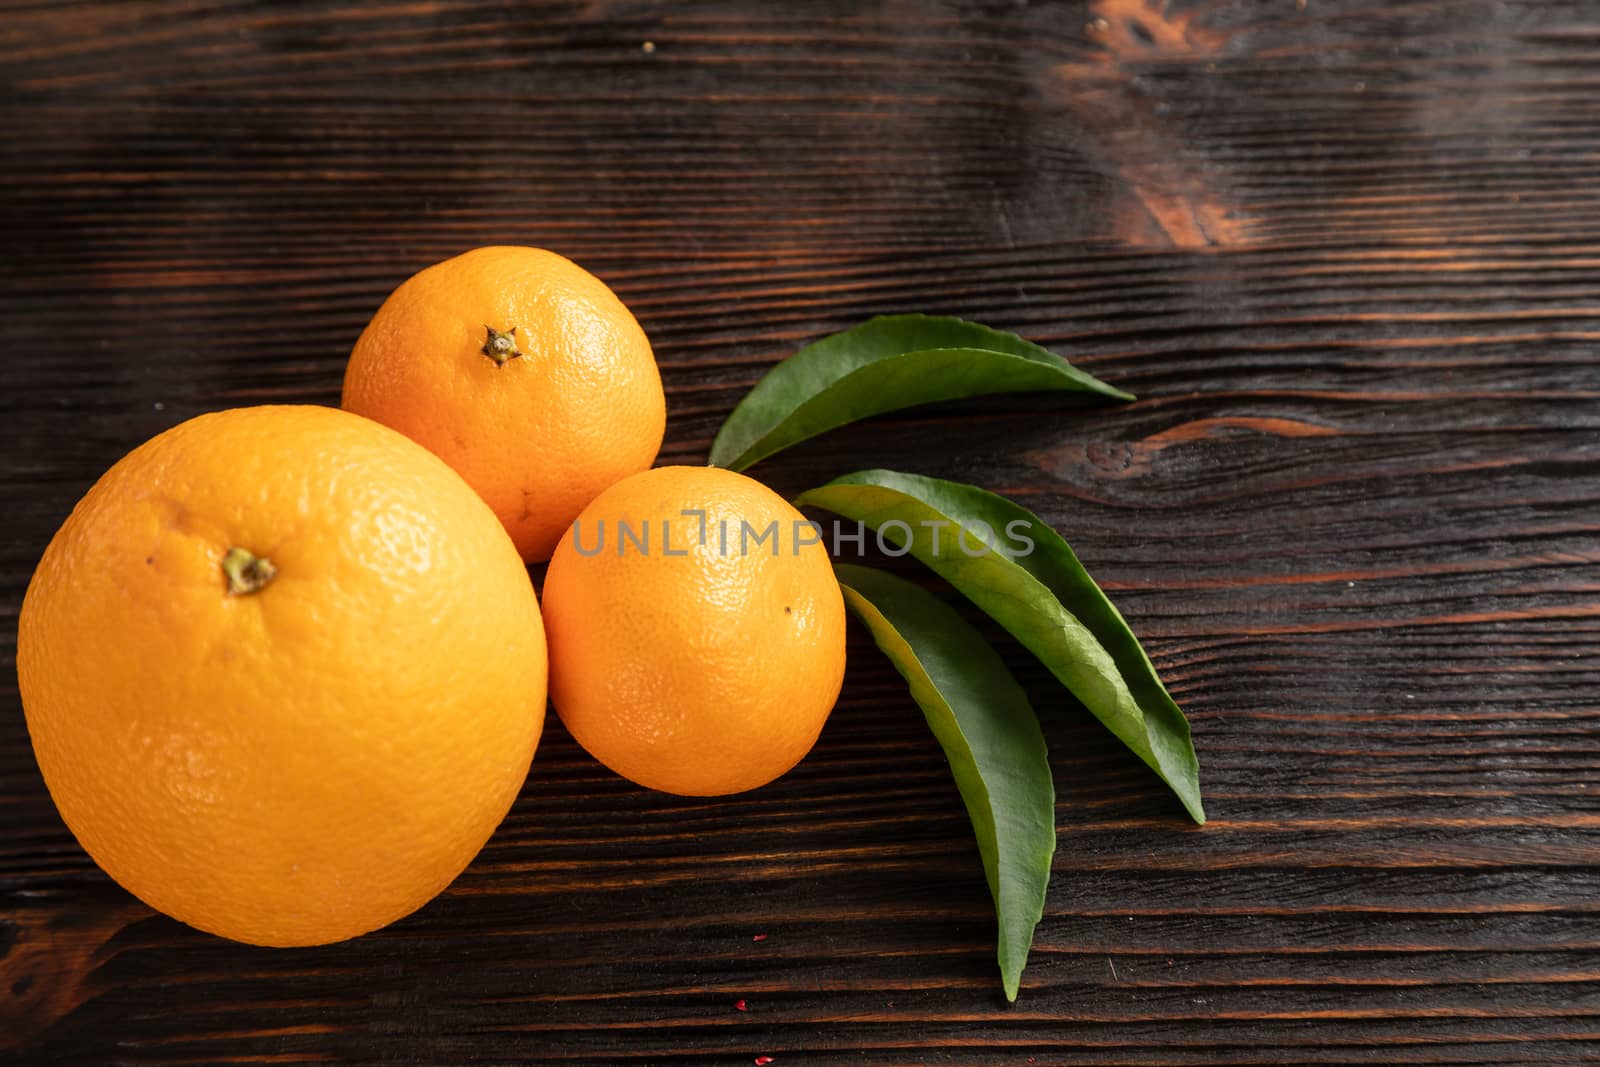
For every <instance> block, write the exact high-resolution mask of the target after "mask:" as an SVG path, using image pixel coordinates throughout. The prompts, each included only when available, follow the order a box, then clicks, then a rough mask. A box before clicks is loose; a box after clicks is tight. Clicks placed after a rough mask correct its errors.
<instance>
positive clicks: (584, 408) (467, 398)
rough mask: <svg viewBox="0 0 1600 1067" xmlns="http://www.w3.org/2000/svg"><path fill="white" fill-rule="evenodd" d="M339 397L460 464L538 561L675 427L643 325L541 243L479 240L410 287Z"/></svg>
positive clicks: (381, 316) (371, 333)
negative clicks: (669, 425)
mask: <svg viewBox="0 0 1600 1067" xmlns="http://www.w3.org/2000/svg"><path fill="white" fill-rule="evenodd" d="M344 407H345V408H347V409H348V410H350V411H354V412H356V413H357V414H360V415H366V416H367V417H369V418H373V419H377V420H378V421H379V422H381V423H384V424H385V425H388V426H392V427H394V428H395V429H397V430H399V431H400V432H401V433H403V434H405V435H406V436H407V437H410V438H411V439H412V440H414V441H419V442H421V443H422V444H423V445H425V446H427V448H428V450H429V451H431V452H433V453H434V454H435V455H437V456H440V457H441V458H443V459H444V461H445V462H446V463H448V464H450V466H452V467H454V468H455V469H456V470H457V471H459V472H460V473H461V476H462V477H463V478H465V479H466V480H467V483H468V484H469V485H471V486H472V487H473V488H474V489H476V490H477V491H478V493H479V495H481V496H482V497H483V499H484V500H486V501H488V502H489V506H490V507H491V508H493V509H494V513H495V514H496V515H498V516H499V517H500V521H501V522H503V523H504V524H505V527H506V529H507V530H509V531H510V532H511V539H512V540H513V541H515V542H516V544H517V550H518V551H519V552H521V553H522V558H523V559H525V560H528V561H530V562H533V561H537V560H545V559H549V558H550V553H551V551H552V550H553V549H554V548H555V547H556V542H557V541H559V540H560V539H561V534H562V531H564V530H565V529H566V528H567V527H568V526H570V525H572V520H573V519H574V518H576V517H577V514H578V512H580V511H582V510H583V507H584V505H585V504H587V503H589V501H591V500H593V499H594V498H595V497H596V496H597V495H599V493H600V491H601V490H602V489H605V488H606V487H607V486H609V485H611V484H612V483H613V482H616V481H618V480H619V479H622V478H625V477H627V476H628V475H630V474H633V473H635V472H637V471H642V470H644V469H645V468H647V467H649V466H650V464H652V463H654V462H655V458H656V453H657V452H659V451H660V449H661V435H662V432H663V430H664V429H665V426H666V402H665V399H664V397H663V395H662V391H661V375H660V373H659V372H658V371H657V369H656V361H655V356H654V355H653V354H652V353H651V351H650V342H649V340H647V339H646V338H645V335H644V331H643V330H641V329H640V328H639V324H638V322H636V321H635V320H634V317H633V315H632V314H630V313H629V311H628V309H627V308H626V307H624V306H623V304H622V301H621V300H618V299H617V297H616V294H615V293H613V292H612V291H611V290H610V289H608V288H606V285H605V283H604V282H602V281H600V279H598V278H596V277H595V276H594V275H592V274H590V273H589V272H588V271H586V270H584V269H583V268H582V267H579V266H578V265H577V264H576V263H573V262H572V261H571V260H568V259H564V258H562V257H561V256H558V255H556V254H555V253H554V252H546V251H544V250H543V249H539V248H518V247H494V248H477V249H473V250H472V251H470V252H464V253H462V254H461V255H459V256H456V257H455V258H453V259H447V260H445V261H444V262H443V263H436V264H434V265H433V266H431V267H428V268H427V269H426V270H423V271H421V272H419V273H417V274H415V275H413V276H412V277H411V278H409V279H407V280H406V281H405V282H403V283H402V284H401V286H400V288H398V289H396V290H395V291H394V292H393V293H392V294H391V295H390V296H389V299H387V300H385V301H384V302H383V306H382V307H380V308H379V309H378V313H377V314H376V315H374V316H373V317H372V321H371V322H370V323H368V324H367V328H366V330H364V331H363V332H362V334H361V337H360V339H359V340H357V341H356V346H355V350H354V351H353V352H351V353H350V363H349V365H348V366H347V367H346V369H345V375H344Z"/></svg>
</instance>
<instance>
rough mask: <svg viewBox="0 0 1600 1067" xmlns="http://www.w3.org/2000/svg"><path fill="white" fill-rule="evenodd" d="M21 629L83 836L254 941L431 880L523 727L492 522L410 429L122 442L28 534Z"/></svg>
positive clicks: (322, 925)
mask: <svg viewBox="0 0 1600 1067" xmlns="http://www.w3.org/2000/svg"><path fill="white" fill-rule="evenodd" d="M19 626H20V633H19V636H18V642H17V673H18V676H19V679H20V681H21V686H22V701H23V707H24V709H25V711H26V714H27V720H28V730H29V733H30V734H31V735H32V738H33V747H34V752H35V753H36V754H37V756H38V759H39V766H40V769H41V770H42V771H43V772H44V778H45V783H46V784H47V785H48V786H49V787H50V793H51V796H52V797H54V799H55V802H56V806H57V807H58V808H59V809H60V811H61V815H62V817H63V818H64V819H65V820H66V823H67V825H68V826H69V827H70V828H71V829H72V832H73V833H74V834H76V835H77V838H78V840H79V841H80V842H81V843H82V844H83V847H84V848H85V849H86V850H88V852H89V854H90V855H91V856H92V857H94V859H95V861H96V862H97V863H99V864H100V866H102V867H103V868H105V870H106V872H107V873H109V874H110V875H111V877H113V878H115V879H116V880H117V881H118V882H120V883H121V884H122V885H123V886H125V887H126V888H127V889H128V890H130V891H131V892H133V893H134V894H135V895H136V896H138V897H139V898H141V899H142V900H144V901H145V902H146V903H148V904H150V905H151V906H152V907H155V908H157V909H159V910H161V911H164V912H166V913H168V914H169V915H172V916H175V917H176V918H178V919H181V920H183V921H184V922H187V923H190V924H191V925H194V926H197V927H199V928H201V929H203V930H209V931H212V932H213V933H218V934H222V935H223V936H225V937H231V938H235V939H237V940H240V941H248V942H253V943H256V944H262V945H308V944H319V943H323V942H327V941H336V940H340V939H342V938H347V937H351V936H353V935H355V934H359V933H362V932H364V931H367V930H371V929H374V928H375V927H379V926H382V925H384V924H385V923H388V922H391V921H393V920H395V919H398V918H400V917H401V916H403V915H405V914H407V913H408V912H410V911H412V910H414V909H415V908H417V907H419V906H421V905H422V904H423V903H425V902H426V901H427V900H429V899H430V898H431V897H433V896H434V895H435V894H436V893H438V892H439V891H440V890H441V889H443V888H444V887H445V886H446V885H447V884H449V882H450V881H451V880H452V879H453V878H454V877H455V876H456V875H457V874H458V873H459V872H460V871H461V869H462V868H463V867H465V866H466V864H467V862H468V861H469V860H470V859H472V857H473V855H474V854H476V853H477V851H478V849H479V848H480V847H482V845H483V843H484V841H485V840H486V839H487V838H488V837H489V834H490V833H491V832H492V831H493V830H494V828H495V826H496V825H497V824H498V823H499V822H500V819H501V818H502V817H503V816H504V815H505V813H506V810H507V808H508V807H509V806H510V804H511V801H512V798H513V797H515V796H516V794H517V791H518V789H519V787H520V786H521V783H522V780H523V778H524V776H525V775H526V774H527V770H528V761H529V760H530V759H531V758H532V756H533V750H534V746H535V745H536V744H537V742H538V739H539V731H540V727H541V726H542V724H543V720H544V701H545V668H546V661H545V645H544V635H543V631H542V628H541V624H540V618H539V608H538V603H537V601H536V600H535V598H534V594H533V590H532V588H531V585H530V583H529V581H528V575H527V572H526V570H525V569H524V567H523V565H522V561H521V560H520V559H519V558H518V556H517V552H516V550H515V548H513V547H512V544H511V540H510V539H509V538H508V537H507V536H506V533H505V531H504V530H503V529H502V528H501V526H500V524H499V523H498V522H496V521H495V517H494V515H493V514H491V513H490V511H489V509H488V508H487V507H486V506H484V504H483V502H482V501H481V500H480V499H479V498H478V497H477V495H476V494H474V493H473V492H472V490H471V489H470V488H468V486H467V484H466V483H465V482H463V481H462V480H461V478H460V477H459V476H458V475H457V474H456V473H455V472H454V471H452V470H450V468H449V467H447V466H445V465H444V464H443V463H442V462H440V461H439V460H438V459H437V458H436V457H434V456H432V455H430V454H429V453H428V452H427V451H426V450H425V449H423V448H422V447H421V446H419V445H417V444H415V443H413V442H411V441H409V440H407V439H406V438H405V437H403V436H401V435H400V434H398V433H395V432H394V431H393V430H390V429H387V428H385V427H383V426H380V425H378V424H377V423H375V422H371V421H369V420H367V419H363V418H360V417H359V416H356V415H351V414H349V413H348V412H343V411H338V410H335V409H332V408H321V407H258V408H242V409H237V410H233V411H225V412H221V413H219V414H213V415H202V416H200V417H198V418H195V419H192V420H190V421H188V422H186V423H183V424H182V425H180V426H177V427H174V428H173V429H171V430H168V431H167V432H165V433H163V434H161V435H160V436H158V437H155V438H153V439H152V440H150V441H148V442H146V443H145V444H143V445H141V446H140V447H138V448H136V449H135V450H134V451H133V452H131V453H130V454H129V455H127V456H126V457H124V458H123V459H122V460H121V461H119V462H118V463H117V464H116V465H115V466H113V467H112V468H111V469H110V470H109V471H108V472H107V473H106V474H105V476H104V477H102V478H101V479H100V480H99V481H98V482H97V483H96V484H95V485H94V487H93V488H92V489H90V490H89V492H88V495H86V496H85V497H84V498H83V500H82V501H80V502H79V504H78V506H77V507H76V508H74V509H73V512H72V514H71V516H69V517H68V519H67V521H66V523H65V524H64V525H63V526H62V527H61V529H60V531H59V532H58V533H57V534H56V536H55V538H54V540H52V541H51V542H50V546H49V548H47V549H46V550H45V554H44V558H43V559H42V560H41V561H40V563H39V567H38V569H37V571H35V573H34V576H33V581H32V583H31V584H30V585H29V586H28V592H27V596H26V598H25V600H24V602H23V607H22V617H21V620H20V623H19Z"/></svg>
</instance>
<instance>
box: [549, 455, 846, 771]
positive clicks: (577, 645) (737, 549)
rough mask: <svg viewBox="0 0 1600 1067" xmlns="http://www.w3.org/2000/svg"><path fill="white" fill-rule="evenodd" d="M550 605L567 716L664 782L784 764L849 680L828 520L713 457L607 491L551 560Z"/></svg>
mask: <svg viewBox="0 0 1600 1067" xmlns="http://www.w3.org/2000/svg"><path fill="white" fill-rule="evenodd" d="M544 609H545V625H546V627H547V628H548V633H549V639H550V693H551V696H552V698H553V699H554V702H555V706H556V710H557V711H558V712H559V713H560V715H561V721H562V722H564V723H565V724H566V726H567V729H568V730H569V731H571V733H572V735H573V737H575V738H576V739H577V740H578V743H579V744H581V745H582V746H583V747H584V748H585V749H587V750H588V751H589V753H590V754H591V755H593V756H594V757H595V758H596V759H598V760H599V761H600V762H601V763H604V764H605V765H606V766H607V767H610V768H611V769H612V770H614V771H616V772H617V773H618V774H621V775H623V776H624V777H626V778H629V779H631V780H633V781H635V782H637V783H639V784H641V785H645V786H650V787H652V788H654V789H660V790H664V791H665V792H668V793H679V794H683V795H687V796H717V795H721V794H725V793H737V792H740V791H742V790H746V789H753V788H755V787H756V786H759V785H763V784H765V783H766V782H770V781H771V780H772V779H774V778H776V777H778V776H779V775H781V774H783V773H784V772H785V771H787V770H789V768H791V767H793V766H794V765H795V764H796V763H798V762H799V761H800V759H801V758H802V757H803V756H805V754H806V753H807V752H809V751H810V750H811V746H812V745H813V744H814V743H815V742H816V739H817V735H818V734H819V733H820V732H821V730H822V724H823V723H824V721H826V719H827V717H828V712H829V711H830V710H832V708H833V703H834V700H835V699H836V698H837V697H838V695H839V685H840V683H841V682H842V681H843V679H844V647H845V615H844V600H843V597H842V595H841V594H840V592H839V583H838V581H837V580H836V579H835V578H834V575H833V567H832V564H830V563H829V561H828V555H827V552H826V550H825V549H824V548H823V547H822V545H821V544H820V534H818V533H817V531H816V530H815V528H814V527H812V526H811V525H810V524H809V523H807V522H806V520H805V519H804V517H803V516H802V515H801V514H800V513H799V512H798V511H796V510H795V509H794V508H793V507H792V506H791V505H790V504H789V503H788V502H787V501H785V500H784V499H783V498H782V497H780V496H778V495H777V494H776V493H774V492H773V491H772V490H770V489H768V488H767V487H766V486H764V485H762V484H761V483H760V482H757V481H753V480H752V479H750V478H747V477H745V476H744V475H742V474H735V473H733V472H732V471H726V470H720V469H717V468H715V467H659V468H657V469H655V470H650V471H646V472H645V473H643V474H635V475H634V476H633V477H631V478H627V479H625V480H623V481H621V482H618V483H617V484H616V485H614V486H612V487H611V488H610V489H608V490H606V491H605V492H603V493H601V494H600V495H599V496H598V497H596V498H595V500H594V502H593V503H591V504H590V505H589V506H588V507H587V508H584V510H583V513H582V514H581V515H580V516H579V517H578V521H577V524H576V525H575V526H573V527H572V528H571V529H570V530H569V531H568V532H567V534H566V535H565V536H563V537H562V539H561V544H560V545H559V546H558V547H557V548H556V551H555V555H554V557H552V559H551V560H550V569H549V571H548V573H547V574H546V577H545V585H544Z"/></svg>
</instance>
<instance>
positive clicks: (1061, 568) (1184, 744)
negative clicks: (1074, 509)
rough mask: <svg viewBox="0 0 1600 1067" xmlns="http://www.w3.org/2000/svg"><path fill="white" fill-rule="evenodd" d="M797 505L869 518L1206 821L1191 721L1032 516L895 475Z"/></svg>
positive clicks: (974, 493)
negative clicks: (1030, 657) (1007, 636)
mask: <svg viewBox="0 0 1600 1067" xmlns="http://www.w3.org/2000/svg"><path fill="white" fill-rule="evenodd" d="M796 503H797V504H811V505H815V506H817V507H822V508H827V509H828V510H829V511H832V512H835V513H837V514H839V515H843V516H845V517H847V518H852V519H860V520H862V521H863V522H865V523H866V524H867V525H868V526H870V527H872V528H873V529H876V530H880V537H882V538H884V539H885V540H886V541H888V542H889V543H891V544H895V545H900V546H904V547H908V548H909V550H910V552H911V554H912V555H914V556H916V557H917V558H918V559H919V560H921V561H922V562H923V563H925V564H927V565H928V566H929V567H931V568H933V570H935V571H937V572H938V573H939V574H940V575H942V576H943V577H944V578H945V579H946V580H948V581H949V582H950V584H952V585H954V586H955V587H956V588H957V589H958V590H960V591H961V593H962V594H963V595H964V596H966V597H967V598H968V599H970V600H971V601H972V602H973V603H975V604H977V605H978V606H979V607H980V608H982V609H983V610H984V611H986V612H988V613H989V615H990V616H991V617H993V618H994V620H995V621H996V622H998V623H1000V625H1001V626H1004V627H1005V628H1006V629H1007V630H1008V631H1010V632H1011V634H1012V635H1013V636H1014V637H1016V639H1017V640H1018V641H1020V642H1022V644H1023V645H1025V646H1026V647H1027V648H1028V649H1030V650H1031V651H1032V652H1033V653H1034V655H1036V656H1038V657H1039V659H1040V661H1041V662H1043V663H1044V665H1045V666H1046V667H1048V668H1050V671H1051V673H1053V674H1054V675H1055V676H1056V677H1057V678H1058V679H1060V681H1061V683H1062V684H1063V685H1065V686H1066V687H1067V688H1068V689H1069V690H1071V691H1072V693H1073V694H1074V695H1075V696H1077V698H1078V699H1079V700H1080V701H1082V702H1083V704H1084V705H1085V706H1086V707H1087V708H1088V709H1089V710H1090V711H1091V712H1093V713H1094V714H1095V716H1096V717H1098V718H1099V719H1100V721H1101V722H1103V723H1104V724H1105V725H1106V727H1107V728H1109V729H1110V730H1111V732H1112V733H1114V734H1116V735H1117V737H1118V738H1120V739H1121V740H1122V742H1123V743H1124V744H1126V745H1127V746H1128V747H1129V748H1131V749H1132V750H1133V751H1134V752H1136V753H1138V755H1139V757H1140V758H1141V759H1143V760H1144V761H1145V762H1146V763H1148V764H1149V765H1150V766H1151V767H1152V768H1153V769H1154V770H1155V771H1156V773H1157V774H1159V775H1161V777H1162V779H1163V780H1165V781H1166V783H1167V784H1168V785H1169V786H1171V787H1172V791H1173V792H1174V793H1176V794H1177V796H1178V799H1179V800H1181V801H1182V802H1183V805H1184V807H1185V808H1186V809H1188V812H1189V814H1190V816H1192V817H1193V818H1194V820H1195V822H1204V821H1205V811H1204V809H1203V808H1202V807H1201V803H1200V768H1199V764H1198V762H1197V761H1196V759H1195V754H1194V745H1193V743H1192V742H1191V741H1190V739H1189V722H1188V720H1187V719H1185V718H1184V717H1183V712H1182V711H1180V710H1178V705H1177V704H1175V703H1173V700H1172V697H1171V696H1170V695H1168V693H1167V690H1166V687H1165V686H1163V685H1162V684H1161V679H1160V678H1158V677H1157V676H1156V671H1155V667H1154V666H1152V665H1151V663H1150V658H1149V657H1148V656H1147V655H1145V652H1144V649H1143V648H1141V647H1140V646H1139V641H1138V639H1137V638H1136V637H1134V635H1133V631H1132V630H1130V629H1128V624H1127V623H1126V622H1124V621H1123V619H1122V616H1121V615H1120V614H1119V613H1118V612H1117V609H1116V608H1115V607H1113V606H1112V604H1111V601H1109V600H1107V599H1106V595H1105V594H1104V593H1103V592H1101V591H1100V587H1099V586H1097V585H1095V583H1094V580H1093V579H1092V578H1090V577H1089V575H1088V574H1087V573H1086V572H1085V571H1084V569H1083V565H1082V564H1081V563H1079V562H1078V557H1077V556H1075V555H1074V554H1073V552H1072V549H1071V548H1069V547H1068V546H1067V543H1066V542H1065V541H1063V540H1062V539H1061V537H1060V535H1058V534H1057V533H1056V532H1055V531H1054V530H1052V529H1051V528H1050V527H1049V526H1047V525H1045V523H1043V522H1042V521H1040V519H1039V518H1038V516H1036V515H1034V514H1033V512H1031V511H1029V510H1028V509H1026V508H1024V507H1021V506H1020V505H1018V504H1014V503H1012V502H1011V501H1009V500H1007V499H1005V498H1004V497H1000V496H996V495H995V494H993V493H989V492H985V491H984V490H982V489H979V488H977V487H975V486H971V485H962V484H960V483H958V482H945V481H940V480H938V479H936V478H924V477H921V476H919V475H913V474H902V473H899V472H897V471H885V470H871V471H860V472H857V473H855V474H848V475H845V476H844V477H843V478H838V479H835V480H834V481H832V482H829V483H828V484H827V485H825V486H822V487H821V488H819V489H812V490H810V491H809V492H806V493H803V494H801V496H800V497H799V498H798V499H797V500H796ZM938 524H942V526H941V525H938ZM958 530H966V531H969V533H968V534H967V535H965V536H961V537H959V538H958V536H957V534H956V531H958ZM985 530H987V531H988V537H987V538H986V539H985V543H980V538H983V535H984V531H985ZM1025 542H1027V543H1031V545H1032V548H1031V550H1027V551H1024V550H1023V549H1024V548H1025Z"/></svg>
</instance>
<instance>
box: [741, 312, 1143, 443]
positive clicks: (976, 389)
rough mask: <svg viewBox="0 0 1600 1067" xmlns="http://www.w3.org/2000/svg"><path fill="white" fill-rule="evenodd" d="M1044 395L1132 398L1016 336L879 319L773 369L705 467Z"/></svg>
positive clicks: (918, 320)
mask: <svg viewBox="0 0 1600 1067" xmlns="http://www.w3.org/2000/svg"><path fill="white" fill-rule="evenodd" d="M1045 391H1072V392H1089V393H1098V394H1099V395H1101V396H1107V397H1114V398H1116V399H1118V400H1132V399H1133V396H1132V394H1130V393H1125V392H1123V391H1122V390H1120V389H1116V388H1113V387H1112V386H1109V385H1107V384H1106V383H1105V382H1102V381H1100V379H1098V378H1096V377H1094V376H1093V375H1091V374H1086V373H1084V372H1083V371H1081V370H1079V369H1078V368H1076V367H1074V366H1073V365H1072V364H1070V363H1068V362H1067V361H1066V360H1065V359H1062V358H1061V357H1060V356H1058V355H1056V354H1055V353H1053V352H1051V351H1049V350H1047V349H1044V348H1040V347H1039V346H1038V345H1036V344H1033V343H1032V342H1031V341H1024V340H1023V339H1022V338H1020V337H1018V336H1017V335H1016V334H1012V333H1005V332H1003V331H1000V330H991V329H989V328H988V327H987V326H979V325H978V324H977V323H972V322H965V321H963V320H961V319H954V318H941V317H934V316H930V315H884V316H880V317H878V318H875V319H871V320H869V321H867V322H865V323H863V324H862V325H860V326H857V327H856V328H855V329H852V330H845V331H844V332H843V333H836V334H833V335H831V336H828V337H824V338H823V339H822V340H820V341H816V342H814V343H812V344H809V345H806V346H805V347H804V348H802V349H800V350H799V351H798V352H796V353H795V354H794V355H792V356H790V357H789V358H788V359H786V360H784V361H783V362H782V363H779V364H778V365H777V366H775V367H773V368H772V370H771V371H769V372H768V373H767V376H766V377H764V378H762V379H761V380H760V381H759V382H757V383H756V385H755V388H753V389H751V390H750V392H749V393H747V394H746V395H745V398H744V399H743V400H741V401H740V402H739V406H738V407H736V408H734V409H733V414H731V415H729V416H728V421H727V422H725V423H723V424H722V429H721V430H719V431H718V432H717V439H716V441H714V442H713V443H712V445H711V463H712V465H713V466H717V467H726V468H728V469H729V470H736V471H737V470H744V469H745V468H746V467H748V466H750V465H751V464H752V463H755V462H756V461H758V460H761V459H765V458H766V457H767V456H770V455H772V454H773V453H774V452H778V451H781V450H782V449H785V448H788V447H789V446H790V445H792V444H796V443H798V442H800V441H804V440H806V439H807V438H810V437H815V436H816V435H817V434H819V433H822V432H824V431H826V430H832V429H834V428H836V427H839V426H843V425H845V424H846V423H851V422H855V421H856V420H857V419H864V418H866V417H867V416H869V415H877V414H881V413H882V412H885V411H896V410H899V409H900V408H908V407H911V406H913V405H916V404H928V403H932V402H933V401H936V400H954V399H957V398H960V397H967V396H985V395H989V394H992V393H1024V392H1045Z"/></svg>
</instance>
